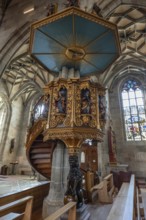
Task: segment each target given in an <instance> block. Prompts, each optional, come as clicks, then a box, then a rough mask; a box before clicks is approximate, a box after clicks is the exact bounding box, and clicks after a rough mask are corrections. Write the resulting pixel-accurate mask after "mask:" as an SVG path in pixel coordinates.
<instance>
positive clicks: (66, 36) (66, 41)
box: [39, 15, 73, 47]
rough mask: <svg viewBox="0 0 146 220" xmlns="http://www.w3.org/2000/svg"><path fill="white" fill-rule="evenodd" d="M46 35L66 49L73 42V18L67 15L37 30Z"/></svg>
mask: <svg viewBox="0 0 146 220" xmlns="http://www.w3.org/2000/svg"><path fill="white" fill-rule="evenodd" d="M39 29H40V30H41V31H42V32H44V33H45V34H46V35H48V36H50V37H52V38H53V39H55V40H56V41H59V42H61V43H62V44H63V45H65V46H66V47H67V46H68V45H70V44H71V43H72V41H73V16H72V15H69V16H67V17H65V18H61V19H59V20H56V21H54V22H52V23H49V24H47V25H43V26H42V27H40V28H39Z"/></svg>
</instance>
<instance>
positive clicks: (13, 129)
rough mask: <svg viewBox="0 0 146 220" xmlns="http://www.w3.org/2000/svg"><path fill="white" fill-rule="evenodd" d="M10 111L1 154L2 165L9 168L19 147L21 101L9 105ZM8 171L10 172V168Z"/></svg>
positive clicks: (21, 118) (15, 158) (15, 157)
mask: <svg viewBox="0 0 146 220" xmlns="http://www.w3.org/2000/svg"><path fill="white" fill-rule="evenodd" d="M11 109H12V110H11V111H12V112H11V119H10V124H9V130H8V133H7V138H6V144H5V148H4V154H3V164H6V165H8V166H9V168H10V167H11V166H10V163H11V162H14V161H16V160H17V151H18V148H19V147H20V145H19V137H20V133H21V131H22V128H21V124H22V120H23V116H22V111H23V104H22V100H21V99H20V98H19V99H17V100H14V101H13V102H12V104H11ZM12 140H13V141H12ZM10 148H11V152H10ZM9 170H11V168H10V169H9Z"/></svg>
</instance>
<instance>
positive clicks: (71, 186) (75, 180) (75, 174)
mask: <svg viewBox="0 0 146 220" xmlns="http://www.w3.org/2000/svg"><path fill="white" fill-rule="evenodd" d="M69 164H70V171H69V174H68V178H67V181H68V182H67V191H66V193H65V198H64V203H65V204H66V203H68V202H69V201H77V208H80V207H81V206H82V205H83V191H82V173H81V171H80V168H79V163H78V156H76V155H74V156H70V157H69Z"/></svg>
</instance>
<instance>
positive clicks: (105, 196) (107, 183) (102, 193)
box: [90, 174, 115, 203]
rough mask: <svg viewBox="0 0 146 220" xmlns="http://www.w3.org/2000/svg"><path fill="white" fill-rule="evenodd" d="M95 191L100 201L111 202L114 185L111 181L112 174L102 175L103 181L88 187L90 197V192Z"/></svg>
mask: <svg viewBox="0 0 146 220" xmlns="http://www.w3.org/2000/svg"><path fill="white" fill-rule="evenodd" d="M94 191H97V193H98V199H99V202H101V203H112V202H113V194H114V192H115V186H114V183H113V174H109V175H108V176H106V177H104V179H103V181H102V182H101V183H99V184H97V185H95V186H93V187H92V188H91V189H90V195H91V196H90V197H91V198H92V193H93V192H94Z"/></svg>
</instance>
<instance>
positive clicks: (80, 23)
mask: <svg viewBox="0 0 146 220" xmlns="http://www.w3.org/2000/svg"><path fill="white" fill-rule="evenodd" d="M106 30H107V28H106V27H104V26H102V25H100V24H97V23H95V22H91V21H90V20H87V19H85V18H82V17H80V16H77V15H76V16H75V34H76V45H77V46H80V47H85V46H86V45H87V44H88V43H90V41H93V40H94V39H96V38H97V37H99V36H100V35H102V34H103V33H104V32H105V31H106Z"/></svg>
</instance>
